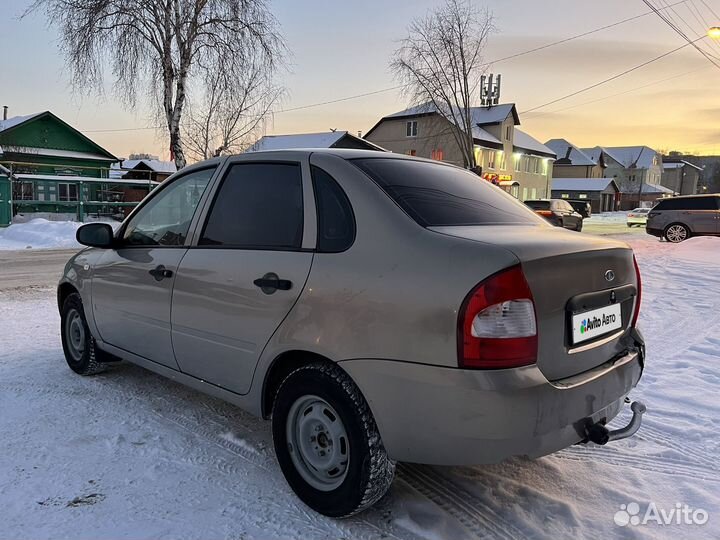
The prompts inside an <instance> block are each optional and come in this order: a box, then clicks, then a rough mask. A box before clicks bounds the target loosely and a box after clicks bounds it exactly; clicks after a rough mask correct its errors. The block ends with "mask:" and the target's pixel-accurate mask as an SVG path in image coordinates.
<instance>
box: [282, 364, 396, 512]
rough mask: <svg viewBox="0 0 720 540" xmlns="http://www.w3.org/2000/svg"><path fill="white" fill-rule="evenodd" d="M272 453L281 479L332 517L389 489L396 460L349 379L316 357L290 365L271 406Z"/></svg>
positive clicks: (357, 509) (354, 509) (369, 502)
mask: <svg viewBox="0 0 720 540" xmlns="http://www.w3.org/2000/svg"><path fill="white" fill-rule="evenodd" d="M272 431H273V442H274V444H275V453H276V455H277V459H278V462H279V464H280V468H281V469H282V471H283V474H284V475H285V479H286V480H287V482H288V484H289V485H290V487H291V488H292V490H293V491H294V492H295V494H296V495H297V496H298V497H299V498H300V499H301V500H302V501H303V502H304V503H305V504H307V505H308V506H309V507H310V508H312V509H313V510H315V511H316V512H319V513H321V514H324V515H326V516H330V517H346V516H351V515H353V514H356V513H358V512H360V511H362V510H364V509H365V508H368V507H369V506H371V505H373V504H374V503H375V502H377V501H378V500H379V499H380V498H381V497H382V496H383V495H384V494H385V493H386V492H387V490H388V489H389V487H390V484H391V483H392V481H393V477H394V475H395V463H394V462H393V461H392V460H390V458H388V456H387V453H386V452H385V447H384V446H383V444H382V440H381V439H380V434H379V433H378V429H377V425H376V424H375V419H374V418H373V416H372V413H371V412H370V408H369V407H368V404H367V402H366V401H365V398H364V397H363V396H362V394H361V393H360V390H359V389H358V387H357V386H356V385H355V383H353V381H352V379H350V377H349V376H348V375H347V374H346V373H345V372H344V371H343V370H342V369H340V368H339V367H337V366H335V365H332V364H327V363H313V364H309V365H306V366H303V367H300V368H298V369H296V370H295V371H293V372H292V373H290V374H289V375H288V376H287V377H286V378H285V380H284V381H283V382H282V384H281V385H280V388H279V389H278V392H277V395H276V398H275V403H274V405H273V411H272Z"/></svg>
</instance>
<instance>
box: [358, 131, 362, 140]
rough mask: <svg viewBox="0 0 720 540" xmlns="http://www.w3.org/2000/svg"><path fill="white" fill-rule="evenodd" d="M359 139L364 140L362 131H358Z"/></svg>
mask: <svg viewBox="0 0 720 540" xmlns="http://www.w3.org/2000/svg"><path fill="white" fill-rule="evenodd" d="M358 139H362V131H358Z"/></svg>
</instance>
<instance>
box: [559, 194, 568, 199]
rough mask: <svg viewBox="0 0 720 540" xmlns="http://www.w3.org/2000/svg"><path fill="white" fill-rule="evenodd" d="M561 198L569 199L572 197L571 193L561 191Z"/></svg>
mask: <svg viewBox="0 0 720 540" xmlns="http://www.w3.org/2000/svg"><path fill="white" fill-rule="evenodd" d="M560 198H561V199H569V198H570V194H569V193H561V194H560Z"/></svg>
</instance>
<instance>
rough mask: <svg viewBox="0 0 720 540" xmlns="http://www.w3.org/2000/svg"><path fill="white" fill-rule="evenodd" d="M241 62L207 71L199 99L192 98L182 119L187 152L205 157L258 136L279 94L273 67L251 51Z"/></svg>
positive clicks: (231, 149)
mask: <svg viewBox="0 0 720 540" xmlns="http://www.w3.org/2000/svg"><path fill="white" fill-rule="evenodd" d="M243 63H244V64H245V65H244V66H242V67H240V66H238V67H236V68H234V69H219V70H214V71H212V72H208V73H207V78H206V80H205V83H204V85H203V92H204V95H203V97H202V100H201V101H200V100H195V101H194V103H193V105H192V106H191V107H189V109H188V111H187V114H186V115H185V119H184V120H183V123H182V129H183V139H184V141H185V145H186V147H187V150H188V153H189V154H190V155H191V156H193V157H194V158H196V159H208V158H211V157H216V156H221V155H225V154H231V153H237V152H240V151H242V150H244V149H245V148H246V147H247V146H249V145H250V144H251V143H252V142H254V141H255V140H256V139H257V137H258V136H259V134H260V132H261V131H262V128H263V127H264V125H265V121H266V120H267V119H268V117H269V115H270V109H271V107H272V106H273V105H275V104H276V103H277V102H278V100H279V99H280V97H281V96H282V95H283V90H282V88H280V87H278V86H276V85H275V84H274V82H273V70H272V69H268V66H267V64H265V63H264V62H263V61H262V58H256V57H255V56H254V55H253V56H251V57H249V58H246V59H243Z"/></svg>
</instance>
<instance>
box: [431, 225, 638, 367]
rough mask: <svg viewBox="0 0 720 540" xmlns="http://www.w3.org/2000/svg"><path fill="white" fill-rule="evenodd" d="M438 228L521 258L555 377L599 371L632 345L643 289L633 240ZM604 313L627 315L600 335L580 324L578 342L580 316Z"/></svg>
mask: <svg viewBox="0 0 720 540" xmlns="http://www.w3.org/2000/svg"><path fill="white" fill-rule="evenodd" d="M431 230H433V231H435V232H438V233H442V234H447V235H451V236H456V237H460V238H466V239H468V240H472V241H476V242H482V243H484V244H492V245H495V246H501V247H504V248H505V249H507V250H509V251H511V252H512V253H513V254H514V255H515V256H516V257H517V258H518V259H519V260H520V264H521V265H522V269H523V273H524V274H525V278H526V279H527V281H528V284H529V285H530V289H531V291H532V294H533V297H534V300H535V311H536V317H537V332H538V362H537V364H538V368H539V369H540V371H542V373H543V374H544V375H545V376H546V377H547V378H548V379H549V380H551V381H554V380H558V379H562V378H565V377H570V376H572V375H576V374H578V373H582V372H584V371H587V370H589V369H592V368H594V367H596V366H598V365H600V364H603V363H604V362H607V361H608V360H611V359H612V358H614V357H616V356H618V355H619V354H622V353H623V352H624V351H625V349H626V348H627V347H626V345H625V343H624V341H623V339H622V338H623V336H624V335H625V334H627V332H628V331H629V328H630V324H631V321H632V316H633V310H634V306H635V298H636V295H637V278H636V275H635V267H634V264H633V252H632V249H630V247H629V246H628V245H627V244H625V243H623V242H620V241H616V240H611V239H606V238H601V237H597V236H591V235H587V234H578V233H575V232H571V231H566V230H563V229H560V228H556V227H548V226H478V227H472V226H471V227H465V226H460V227H433V228H431ZM608 271H609V272H611V273H612V275H610V274H608ZM610 278H612V279H610ZM617 306H619V309H618V307H617ZM596 310H600V311H599V312H598V311H596ZM605 312H607V313H608V316H611V315H610V312H613V313H615V314H616V315H619V316H620V321H619V328H617V329H613V330H611V331H607V332H602V333H601V334H600V335H598V332H599V330H595V331H591V332H590V333H589V334H587V335H592V336H593V337H592V338H590V339H587V335H583V334H580V333H579V330H578V331H577V336H576V339H575V340H574V338H573V335H574V332H573V316H574V315H577V316H578V317H575V321H574V322H575V324H576V327H577V325H579V324H580V321H582V320H588V321H591V320H594V319H595V320H596V319H597V318H598V317H599V318H600V319H602V318H603V315H604V313H605ZM582 314H589V318H588V317H586V318H583V317H582V316H580V315H582ZM591 326H592V325H591ZM613 326H614V325H609V326H608V327H610V328H612V327H613ZM586 332H587V330H586ZM578 339H583V341H578Z"/></svg>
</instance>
